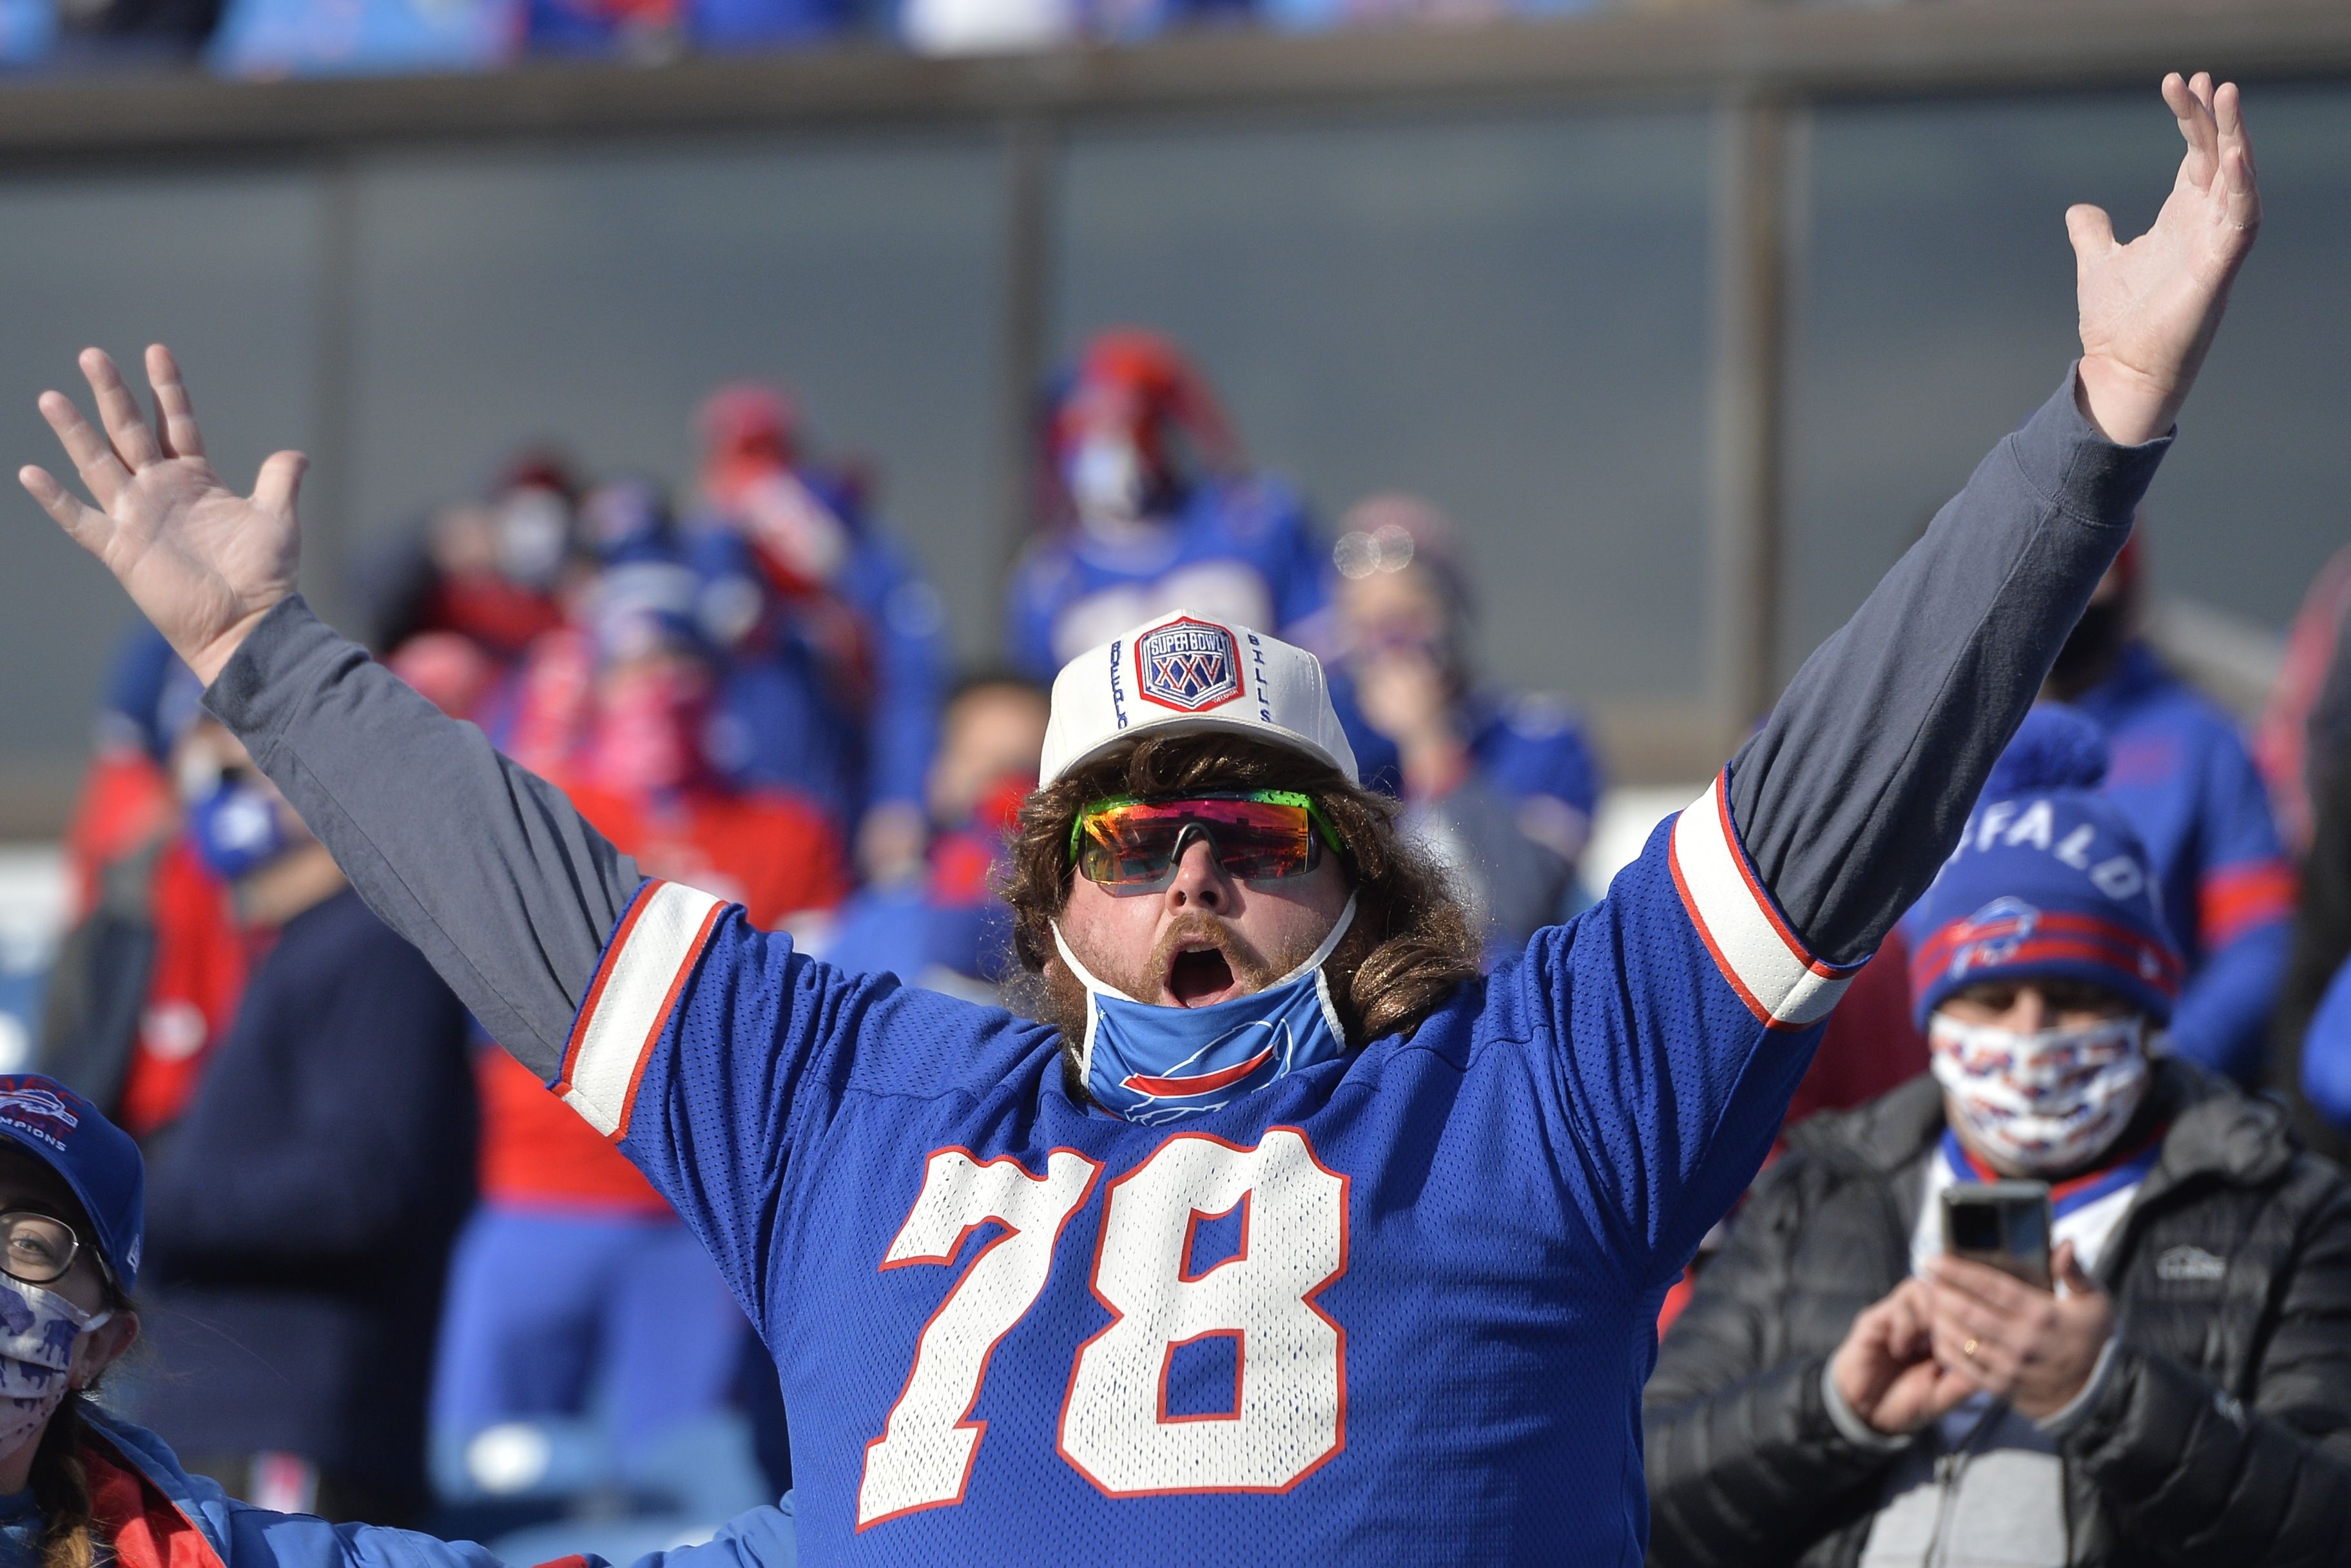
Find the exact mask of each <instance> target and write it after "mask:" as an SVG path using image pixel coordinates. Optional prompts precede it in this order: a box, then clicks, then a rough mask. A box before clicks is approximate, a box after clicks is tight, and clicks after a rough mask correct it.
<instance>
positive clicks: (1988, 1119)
mask: <svg viewBox="0 0 2351 1568" xmlns="http://www.w3.org/2000/svg"><path fill="white" fill-rule="evenodd" d="M2145 1033H2146V1021H2145V1020H2144V1019H2139V1018H2137V1017H2131V1018H2118V1019H2099V1020H2098V1021H2096V1022H2095V1023H2086V1024H2075V1025H2072V1026H2070V1027H2067V1028H2064V1029H2044V1030H2033V1031H2032V1032H2031V1033H2029V1034H2028V1033H2023V1032H2020V1031H2019V1030H2011V1029H2001V1028H1998V1027H1996V1026H1994V1025H1991V1024H1965V1023H1961V1022H1959V1020H1958V1019H1951V1018H1947V1017H1945V1016H1944V1015H1943V1014H1941V1013H1937V1014H1936V1015H1935V1016H1934V1018H1933V1019H1932V1020H1930V1021H1929V1022H1928V1026H1927V1039H1928V1044H1929V1046H1930V1047H1931V1048H1932V1051H1933V1066H1934V1071H1935V1082H1938V1083H1940V1084H1941V1085H1942V1086H1943V1089H1944V1091H1945V1092H1946V1093H1947V1094H1948V1095H1949V1100H1950V1103H1951V1105H1952V1106H1953V1108H1954V1110H1953V1113H1954V1115H1955V1116H1956V1117H1957V1118H1958V1119H1959V1123H1960V1124H1961V1125H1962V1126H1963V1127H1964V1128H1965V1130H1966V1132H1967V1134H1968V1135H1969V1136H1970V1139H1971V1140H1972V1141H1973V1142H1974V1143H1975V1144H1976V1145H1978V1146H1979V1147H1980V1148H1981V1149H1982V1150H1983V1151H1984V1152H1985V1153H1986V1154H1988V1155H1991V1156H1992V1157H1993V1158H1995V1159H1997V1160H1999V1161H2001V1162H2002V1163H2003V1164H2007V1165H2012V1166H2016V1167H2017V1168H2019V1169H2020V1170H2026V1171H2031V1172H2032V1173H2033V1174H2034V1175H2036V1176H2046V1175H2051V1174H2053V1173H2057V1172H2063V1171H2069V1170H2078V1169H2080V1168H2082V1167H2083V1166H2087V1165H2088V1164H2090V1163H2091V1162H2092V1161H2094V1160H2095V1159H2096V1158H2097V1157H2098V1156H2099V1155H2102V1154H2104V1153H2105V1151H2106V1149H2107V1148H2108V1147H2109V1146H2111V1145H2113V1143H2114V1141H2115V1139H2116V1138H2117V1137H2119V1136H2121V1134H2122V1130H2123V1129H2124V1128H2125V1127H2126V1126H2127V1125H2128V1124H2130V1119H2131V1117H2132V1115H2133V1114H2134V1113H2137V1110H2138V1104H2139V1101H2140V1100H2141V1099H2142V1098H2144V1097H2145V1095H2146V1093H2147V1049H2146V1044H2145V1038H2144V1037H2145Z"/></svg>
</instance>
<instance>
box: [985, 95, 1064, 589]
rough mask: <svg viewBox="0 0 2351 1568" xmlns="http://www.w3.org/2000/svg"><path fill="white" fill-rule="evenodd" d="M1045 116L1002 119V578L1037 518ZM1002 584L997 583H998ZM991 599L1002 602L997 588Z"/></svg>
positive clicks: (1050, 238)
mask: <svg viewBox="0 0 2351 1568" xmlns="http://www.w3.org/2000/svg"><path fill="white" fill-rule="evenodd" d="M1057 142H1058V137H1057V134H1056V128H1055V126H1054V124H1053V122H1052V120H1050V118H1049V117H1047V116H1045V115H1043V114H1040V113H1023V114H1018V115H1013V116H1010V117H1008V119H1007V120H1005V122H1004V165H1005V167H1004V278H1003V297H1002V298H1003V311H1004V320H1003V331H1004V337H1003V346H1002V349H1001V350H1000V351H1001V353H1002V355H1003V361H1002V363H1003V371H1002V377H1001V380H1000V381H999V382H998V392H997V403H998V427H999V429H998V465H999V467H1000V469H1001V470H1002V474H1001V483H1000V484H999V486H998V493H997V528H998V538H1001V539H1002V540H1003V541H1004V547H1005V548H1004V551H1003V555H1002V560H1003V562H1004V567H1003V570H1004V575H1005V578H1006V579H1007V580H1008V579H1009V577H1010V574H1011V571H1012V566H1013V562H1014V561H1015V560H1016V559H1019V553H1020V548H1021V547H1022V546H1023V545H1025V544H1026V543H1027V542H1028V540H1029V532H1030V530H1031V529H1033V528H1035V526H1036V520H1037V494H1036V486H1037V462H1038V459H1037V432H1036V429H1035V420H1036V408H1037V395H1038V389H1039V387H1040V385H1041V384H1042V382H1043V381H1044V378H1045V372H1046V365H1047V361H1048V357H1049V356H1050V354H1051V352H1052V344H1051V337H1052V330H1053V326H1052V320H1053V246H1054V219H1055V211H1054V207H1055V203H1054V195H1055V184H1056V181H1055V175H1056V172H1057V167H1056V165H1057V160H1058V158H1059V147H1058V146H1057ZM1001 586H1003V584H1001V583H999V587H1001ZM998 601H999V602H1001V601H1002V594H1001V593H999V594H998Z"/></svg>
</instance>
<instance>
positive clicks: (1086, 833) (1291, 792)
mask: <svg viewBox="0 0 2351 1568" xmlns="http://www.w3.org/2000/svg"><path fill="white" fill-rule="evenodd" d="M1195 834H1197V835H1199V836H1200V837H1202V838H1205V839H1206V840H1207V841H1208V849H1209V852H1210V853H1211V854H1213V855H1215V856H1216V857H1217V864H1218V865H1221V866H1222V867H1224V868H1225V873H1226V874H1227V875H1228V876H1234V877H1238V878H1239V879H1240V880H1242V881H1244V882H1272V881H1278V880H1280V878H1283V877H1290V876H1303V875H1305V874H1306V873H1308V872H1311V871H1312V870H1313V869H1314V868H1315V867H1316V866H1317V865H1320V864H1321V863H1322V846H1323V845H1325V844H1328V845H1329V846H1330V847H1331V850H1332V852H1333V853H1334V854H1337V853H1343V852H1344V850H1343V847H1342V845H1341V843H1340V841H1339V834H1338V831H1337V830H1335V829H1334V828H1332V826H1331V822H1330V819H1328V818H1327V817H1325V816H1323V814H1322V808H1321V807H1320V806H1317V805H1316V804H1315V803H1314V801H1313V799H1312V798H1311V796H1307V795H1303V794H1301V793H1300V792H1299V791H1297V790H1295V789H1248V790H1242V791H1238V792H1236V793H1232V794H1213V795H1190V796H1186V797H1185V798H1184V799H1182V800H1140V799H1137V798H1136V797H1134V796H1133V795H1113V796H1110V797H1109V798H1107V799H1105V800H1096V801H1094V802H1093V803H1092V804H1091V805H1089V806H1087V807H1086V808H1085V809H1084V810H1081V811H1080V812H1079V813H1078V816H1077V821H1073V822H1071V824H1070V859H1071V861H1073V862H1076V865H1077V868H1078V870H1079V871H1080V872H1081V873H1083V875H1084V876H1085V878H1086V880H1087V881H1089V882H1096V883H1102V885H1103V886H1104V887H1111V888H1115V889H1117V890H1118V891H1119V892H1121V893H1156V892H1159V891H1161V890H1162V889H1164V888H1165V887H1166V886H1167V885H1168V883H1172V882H1174V881H1175V868H1176V866H1177V865H1178V864H1180V863H1181V862H1182V861H1183V858H1184V852H1185V851H1186V849H1188V848H1189V847H1190V846H1191V841H1192V838H1193V835H1195Z"/></svg>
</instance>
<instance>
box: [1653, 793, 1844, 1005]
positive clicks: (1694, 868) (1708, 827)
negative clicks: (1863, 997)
mask: <svg viewBox="0 0 2351 1568" xmlns="http://www.w3.org/2000/svg"><path fill="white" fill-rule="evenodd" d="M1673 872H1674V886H1675V887H1676V888H1677V889H1678V890H1679V891H1680V893H1681V895H1682V907H1683V908H1685V909H1687V911H1688V912H1689V917H1690V924H1691V925H1695V926H1697V927H1698V939H1699V940H1700V941H1702V942H1704V943H1705V944H1706V948H1707V951H1708V952H1709V953H1711V954H1713V955H1714V962H1715V967H1717V968H1719V969H1720V970H1721V971H1722V977H1723V978H1724V979H1725V980H1728V981H1729V983H1730V988H1731V989H1732V990H1734V991H1737V992H1738V993H1739V998H1740V1000H1741V1001H1743V1002H1745V1003H1746V1004H1747V1007H1748V1010H1749V1011H1750V1012H1752V1013H1753V1014H1754V1015H1755V1017H1756V1019H1757V1020H1758V1021H1759V1022H1761V1024H1763V1025H1764V1027H1765V1028H1767V1029H1781V1030H1797V1029H1804V1028H1808V1027H1809V1026H1811V1025H1813V1024H1816V1023H1818V1022H1820V1021H1821V1020H1822V1019H1824V1018H1826V1017H1828V1016H1829V1010H1830V1009H1832V1008H1834V1007H1835V1006H1836V1004H1837V998H1839V997H1841V996H1843V995H1844V988H1845V986H1846V984H1847V983H1848V982H1849V981H1850V980H1851V979H1852V978H1853V973H1854V972H1853V970H1852V969H1839V968H1836V967H1833V966H1831V965H1828V964H1823V963H1822V962H1821V961H1820V960H1819V959H1817V958H1815V957H1813V956H1812V954H1811V953H1809V952H1807V951H1806V950H1805V948H1804V945H1803V943H1802V941H1801V940H1799V939H1798V937H1797V936H1796V934H1795V932H1794V931H1792V930H1791V929H1790V928H1789V926H1788V923H1787V922H1786V921H1785V920H1783V919H1782V918H1781V915H1780V911H1779V909H1778V908H1777V907H1776V906H1775V905H1774V904H1772V902H1771V894H1768V893H1766V892H1764V890H1763V884H1762V883H1761V882H1759V881H1757V880H1756V876H1755V869H1754V867H1752V866H1750V864H1748V862H1747V852H1746V851H1744V850H1743V849H1741V848H1740V844H1739V836H1738V834H1737V833H1736V832H1735V831H1732V828H1731V825H1730V805H1729V800H1728V799H1727V798H1726V797H1725V796H1724V793H1723V776H1722V775H1720V774H1717V775H1716V776H1715V780H1714V783H1713V784H1712V785H1711V786H1709V787H1708V789H1707V792H1706V793H1705V794H1703V795H1701V796H1699V797H1698V800H1697V801H1696V802H1695V803H1693V804H1692V805H1690V806H1689V807H1688V808H1687V810H1684V811H1683V812H1682V814H1681V816H1680V817H1679V818H1677V819H1676V821H1675V822H1674V841H1673Z"/></svg>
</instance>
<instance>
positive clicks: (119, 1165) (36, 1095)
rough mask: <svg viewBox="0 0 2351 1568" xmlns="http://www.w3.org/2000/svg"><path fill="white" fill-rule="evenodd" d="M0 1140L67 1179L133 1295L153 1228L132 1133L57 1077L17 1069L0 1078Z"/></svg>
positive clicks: (107, 1259)
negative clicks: (149, 1227)
mask: <svg viewBox="0 0 2351 1568" xmlns="http://www.w3.org/2000/svg"><path fill="white" fill-rule="evenodd" d="M0 1138H5V1139H6V1140H8V1141H9V1142H10V1143H13V1144H15V1145H16V1146H17V1147H19V1148H21V1149H24V1150H26V1152H28V1153H30V1154H32V1155H37V1156H38V1157H39V1158H40V1160H41V1162H42V1163H43V1164H44V1165H47V1166H48V1167H49V1168H50V1169H51V1170H53V1171H55V1172H57V1175H58V1176H62V1177H64V1178H65V1184H66V1186H69V1187H71V1188H72V1189H73V1195H74V1197H77V1198H79V1199H80V1200H81V1207H82V1212H84V1213H85V1214H87V1215H89V1223H90V1226H91V1228H93V1229H94V1230H96V1231H97V1232H98V1234H97V1235H95V1236H89V1237H85V1238H83V1239H84V1240H85V1241H86V1242H87V1243H89V1245H90V1246H91V1247H92V1248H94V1249H96V1250H97V1253H98V1259H99V1262H100V1263H102V1264H104V1265H105V1266H106V1272H107V1275H108V1277H109V1278H110V1279H112V1280H113V1281H114V1282H115V1284H116V1285H117V1286H118V1287H120V1289H121V1290H122V1291H124V1292H125V1293H126V1294H127V1293H129V1291H131V1287H132V1286H133V1285H135V1284H136V1283H137V1282H138V1280H139V1253H140V1250H141V1244H142V1242H143V1241H144V1239H145V1237H146V1233H147V1162H146V1161H145V1160H143V1159H142V1158H141V1157H140V1154H139V1145H137V1144H135V1143H133V1142H131V1134H128V1133H126V1132H124V1131H123V1130H122V1129H121V1128H120V1127H118V1126H116V1125H115V1124H113V1123H111V1122H110V1121H108V1120H107V1119H106V1117H105V1115H104V1114H103V1113H100V1112H99V1108H98V1107H97V1106H95V1105H93V1104H91V1103H89V1101H87V1100H85V1099H83V1098H82V1097H81V1096H80V1095H78V1094H77V1093H75V1092H73V1091H72V1090H70V1089H68V1088H67V1087H66V1086H65V1085H64V1084H62V1083H60V1082H57V1080H56V1079H54V1078H46V1077H43V1076H42V1075H41V1074H40V1073H37V1072H16V1073H9V1074H6V1075H5V1076H0Z"/></svg>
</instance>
